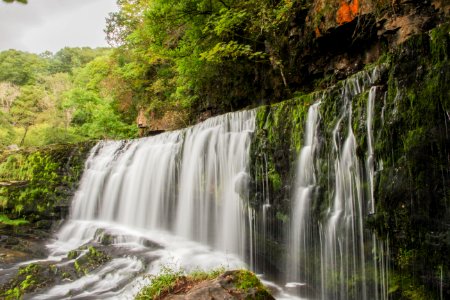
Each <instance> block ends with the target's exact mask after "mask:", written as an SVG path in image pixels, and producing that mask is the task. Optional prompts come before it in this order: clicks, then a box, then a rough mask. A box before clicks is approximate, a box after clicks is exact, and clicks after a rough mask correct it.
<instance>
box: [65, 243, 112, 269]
mask: <svg viewBox="0 0 450 300" xmlns="http://www.w3.org/2000/svg"><path fill="white" fill-rule="evenodd" d="M82 250H83V249H81V248H80V249H78V250H75V251H71V252H69V256H70V257H69V259H73V258H74V257H77V258H76V260H75V262H74V263H73V266H74V268H75V271H76V273H77V275H78V276H84V275H87V274H89V273H90V272H91V271H92V270H95V269H96V268H98V267H99V266H101V265H103V264H104V263H106V262H108V261H109V260H111V257H110V256H108V255H107V254H106V253H104V252H103V251H101V250H98V249H97V248H95V247H93V246H89V247H88V248H87V251H86V250H84V251H82ZM71 257H72V258H71Z"/></svg>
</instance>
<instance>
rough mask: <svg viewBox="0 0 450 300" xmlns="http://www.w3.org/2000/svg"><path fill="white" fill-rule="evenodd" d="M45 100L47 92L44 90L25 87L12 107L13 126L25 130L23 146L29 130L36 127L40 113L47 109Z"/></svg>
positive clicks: (35, 87)
mask: <svg viewBox="0 0 450 300" xmlns="http://www.w3.org/2000/svg"><path fill="white" fill-rule="evenodd" d="M43 99H45V91H44V90H43V89H42V88H40V87H38V86H25V87H23V88H22V91H21V95H20V97H18V98H17V100H16V101H15V102H14V104H13V106H12V107H11V117H12V122H13V124H15V125H16V126H19V127H22V128H23V129H24V134H23V136H22V139H21V141H20V145H21V146H22V145H23V143H24V141H25V138H26V135H27V133H28V130H29V128H30V127H31V126H33V125H35V123H36V121H37V119H38V116H39V113H40V112H42V111H43V110H44V108H45V104H44V102H43Z"/></svg>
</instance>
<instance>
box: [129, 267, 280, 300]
mask: <svg viewBox="0 0 450 300" xmlns="http://www.w3.org/2000/svg"><path fill="white" fill-rule="evenodd" d="M151 280H152V283H151V284H150V285H149V286H147V287H145V288H144V289H142V290H141V292H140V293H139V294H138V295H137V296H136V298H135V299H138V300H143V299H153V300H162V299H180V300H181V299H185V300H197V299H239V300H241V299H242V300H243V299H260V300H272V299H275V298H273V296H272V295H271V294H270V293H269V291H268V290H267V289H266V287H264V285H263V284H262V283H261V281H260V280H259V279H258V277H256V275H255V274H254V273H252V272H250V271H247V270H235V271H226V272H223V271H222V272H218V271H213V272H211V273H206V272H196V273H195V274H194V273H193V274H190V275H186V276H185V275H182V274H181V272H173V271H170V270H169V271H167V270H165V271H164V272H163V273H162V274H161V275H159V276H155V277H153V278H152V279H151Z"/></svg>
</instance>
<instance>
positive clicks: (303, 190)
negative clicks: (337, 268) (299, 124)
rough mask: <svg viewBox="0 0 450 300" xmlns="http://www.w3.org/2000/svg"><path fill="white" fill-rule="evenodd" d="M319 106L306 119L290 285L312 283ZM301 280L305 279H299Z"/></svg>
mask: <svg viewBox="0 0 450 300" xmlns="http://www.w3.org/2000/svg"><path fill="white" fill-rule="evenodd" d="M319 105H320V103H316V104H313V105H311V106H310V108H309V110H308V118H307V120H306V127H305V128H306V129H305V138H304V145H303V147H302V149H301V152H300V155H299V159H298V164H297V176H296V177H297V179H296V181H297V183H296V190H295V196H294V201H293V208H292V222H291V229H290V238H289V255H290V257H291V259H290V260H289V261H288V264H287V266H286V267H287V276H288V277H287V281H288V282H289V281H290V283H288V286H295V285H301V284H305V282H310V281H311V280H312V279H311V278H307V277H310V275H311V272H313V270H312V269H310V268H309V266H310V265H309V264H308V260H309V258H310V257H311V253H310V251H309V250H310V249H309V247H310V246H311V244H312V243H313V238H314V233H313V228H312V225H313V224H312V223H311V209H312V208H311V201H312V196H313V195H312V193H313V190H314V188H315V187H316V183H317V182H316V174H315V173H316V170H315V166H314V163H315V152H316V149H317V147H318V143H319V140H318V136H317V135H318V127H319ZM298 281H301V282H298Z"/></svg>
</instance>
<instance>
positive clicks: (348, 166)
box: [286, 69, 387, 299]
mask: <svg viewBox="0 0 450 300" xmlns="http://www.w3.org/2000/svg"><path fill="white" fill-rule="evenodd" d="M378 75H379V73H378V70H377V69H375V71H374V73H373V74H372V75H371V76H369V75H368V74H367V73H364V72H363V73H361V74H359V76H355V77H353V78H351V79H349V80H347V81H346V82H345V83H344V86H343V87H342V93H341V95H340V99H339V100H336V101H340V103H342V104H341V105H342V109H341V112H340V115H339V116H338V117H337V122H336V125H335V126H334V129H333V130H332V132H331V133H326V132H324V133H320V135H323V136H324V137H327V136H329V137H330V141H329V143H330V145H331V147H330V149H331V151H332V152H331V153H329V154H326V155H325V156H328V157H330V158H329V160H328V170H329V171H328V173H329V174H328V176H329V177H328V179H327V182H328V187H326V186H322V187H320V188H322V189H328V192H327V193H326V194H325V195H326V196H327V197H329V198H328V199H323V200H322V201H325V203H326V204H327V205H328V209H326V210H325V211H324V212H323V213H322V214H321V215H320V216H318V215H313V209H312V206H313V204H312V202H313V201H316V200H317V199H315V197H314V196H313V193H312V191H313V190H314V189H315V186H316V185H317V184H318V183H317V180H316V177H317V176H326V174H318V173H317V171H316V170H315V164H316V163H317V159H318V157H317V158H316V157H315V151H316V149H317V148H318V144H317V143H318V138H317V136H318V134H319V133H318V128H319V127H320V126H319V118H318V115H319V110H320V106H319V104H315V105H313V106H311V107H310V109H309V112H308V119H307V122H306V126H305V138H304V146H303V147H302V149H301V152H300V155H299V160H298V171H297V178H296V187H297V188H296V193H295V195H294V196H295V200H294V202H293V205H294V208H293V211H292V217H291V218H292V221H291V229H290V236H289V255H288V258H287V282H288V284H287V285H286V286H287V287H289V288H291V289H292V288H294V289H295V291H296V293H297V294H299V295H302V296H305V297H308V298H313V299H315V298H321V299H387V278H386V273H387V265H386V261H385V260H384V256H385V255H386V253H385V245H384V244H383V243H382V242H381V241H378V240H377V239H376V237H375V235H374V234H370V233H369V232H368V231H367V230H365V228H364V219H365V217H366V216H367V215H369V214H373V213H374V212H375V204H374V203H375V201H374V197H373V190H374V176H375V175H374V174H375V167H374V151H373V128H372V127H373V124H372V119H373V113H374V100H375V97H376V90H377V88H376V87H375V86H373V87H370V86H371V85H372V84H373V82H374V81H375V80H376V78H377V76H378ZM369 87H370V91H369V92H368V98H367V118H366V129H367V152H366V164H365V165H364V164H361V162H360V158H359V157H358V155H357V148H358V146H357V140H356V137H355V134H354V132H353V128H352V126H353V125H354V122H353V118H352V115H353V111H352V106H353V105H354V104H353V101H352V100H353V99H354V98H355V97H356V96H359V95H361V94H362V93H363V92H364V91H366V90H367V89H369ZM325 142H326V141H325ZM364 171H365V172H364ZM365 182H367V184H365ZM367 249H371V251H367ZM368 268H370V271H368ZM369 273H370V280H368V276H369V275H368V274H369ZM368 281H370V282H371V283H370V284H368Z"/></svg>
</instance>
